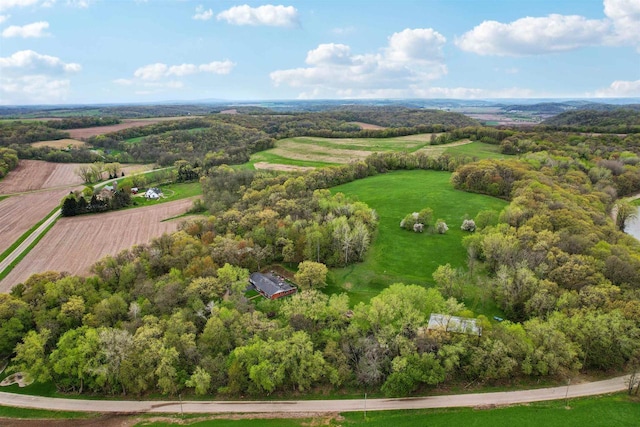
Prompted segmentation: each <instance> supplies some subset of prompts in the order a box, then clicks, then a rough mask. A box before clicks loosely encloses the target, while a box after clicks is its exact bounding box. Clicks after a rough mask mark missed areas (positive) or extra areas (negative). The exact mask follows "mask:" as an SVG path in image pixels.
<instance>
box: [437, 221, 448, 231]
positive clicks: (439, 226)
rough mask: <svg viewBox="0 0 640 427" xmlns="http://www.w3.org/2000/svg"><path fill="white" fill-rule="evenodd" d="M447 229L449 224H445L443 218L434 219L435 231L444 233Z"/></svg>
mask: <svg viewBox="0 0 640 427" xmlns="http://www.w3.org/2000/svg"><path fill="white" fill-rule="evenodd" d="M448 230H449V226H448V225H447V223H446V222H444V220H442V219H439V220H437V221H436V231H437V232H438V233H439V234H444V233H446V232H447V231H448Z"/></svg>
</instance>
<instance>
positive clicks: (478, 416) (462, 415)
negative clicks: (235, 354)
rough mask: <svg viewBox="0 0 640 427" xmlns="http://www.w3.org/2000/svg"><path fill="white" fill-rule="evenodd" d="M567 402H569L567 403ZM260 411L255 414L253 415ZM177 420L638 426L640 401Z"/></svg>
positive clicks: (407, 426) (204, 425) (242, 425)
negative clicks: (315, 415)
mask: <svg viewBox="0 0 640 427" xmlns="http://www.w3.org/2000/svg"><path fill="white" fill-rule="evenodd" d="M567 403H568V406H567V405H566V404H567ZM258 416H259V415H258ZM173 418H174V419H175V421H176V422H179V423H180V424H181V425H189V426H193V427H258V426H260V427H262V426H266V427H270V426H284V427H288V426H300V427H302V426H320V425H326V426H334V427H337V426H342V427H349V426H365V425H366V426H371V427H391V426H393V427H427V426H428V427H440V426H442V427H451V426H461V425H464V426H470V427H513V426H518V427H529V426H530V427H539V426H545V427H585V426H589V427H600V426H602V427H604V426H616V427H626V426H637V425H638V419H640V404H639V402H638V401H637V400H633V399H631V398H629V397H628V396H626V395H623V394H617V395H611V396H601V397H590V398H581V399H571V400H569V401H568V402H565V401H564V400H558V401H552V402H540V403H531V404H526V405H516V406H509V407H499V408H455V409H423V410H414V411H379V412H367V413H366V415H365V414H364V413H363V412H352V413H342V414H340V415H339V416H335V415H328V416H326V417H321V416H319V417H314V418H313V419H309V418H300V419H280V420H277V419H276V420H273V419H234V420H223V419H216V420H207V421H197V420H193V421H191V422H189V419H188V418H178V417H173ZM137 425H138V426H155V427H161V426H163V427H164V426H175V425H176V424H175V423H170V422H150V421H144V422H141V423H139V424H137Z"/></svg>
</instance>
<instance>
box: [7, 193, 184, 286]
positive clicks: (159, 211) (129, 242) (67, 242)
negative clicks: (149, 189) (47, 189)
mask: <svg viewBox="0 0 640 427" xmlns="http://www.w3.org/2000/svg"><path fill="white" fill-rule="evenodd" d="M192 203H193V199H182V200H177V201H175V202H170V203H163V204H160V205H156V206H149V207H144V208H138V209H128V210H124V211H116V212H109V213H103V214H96V215H83V216H77V217H71V218H61V219H60V220H58V222H57V223H56V224H55V225H54V226H53V228H52V229H51V230H50V231H49V232H48V233H47V234H46V235H45V236H44V237H43V238H42V240H40V242H39V243H38V244H37V245H36V247H35V248H33V249H32V250H31V252H29V253H28V254H27V256H26V257H25V258H24V259H23V260H22V261H21V262H20V263H19V264H18V265H17V266H16V267H15V268H14V269H13V270H12V271H11V273H9V274H8V275H7V277H5V279H4V280H2V281H1V282H0V292H3V293H4V292H9V290H10V289H11V288H12V287H13V286H15V285H16V284H18V283H21V282H24V281H25V280H26V279H27V278H29V276H31V275H32V274H34V273H41V272H44V271H49V270H54V271H67V272H69V273H71V274H80V275H88V274H89V270H90V268H91V266H92V265H93V264H94V263H95V262H96V261H98V260H99V259H101V258H103V257H104V256H106V255H115V254H117V253H118V252H120V251H121V250H123V249H128V248H130V247H131V246H133V245H140V244H145V243H149V242H150V241H151V240H152V239H153V238H154V237H159V236H161V235H162V234H163V233H171V232H173V231H175V230H177V228H178V225H179V224H180V223H181V222H182V221H183V219H182V218H180V219H176V220H172V221H166V222H161V221H162V220H164V219H167V218H171V217H174V216H177V215H180V214H182V213H184V212H186V211H187V209H189V208H190V207H191V205H192Z"/></svg>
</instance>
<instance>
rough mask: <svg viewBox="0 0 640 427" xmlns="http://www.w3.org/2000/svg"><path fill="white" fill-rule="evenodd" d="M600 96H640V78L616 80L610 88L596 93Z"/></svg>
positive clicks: (596, 95)
mask: <svg viewBox="0 0 640 427" xmlns="http://www.w3.org/2000/svg"><path fill="white" fill-rule="evenodd" d="M594 96H595V97H598V98H627V97H637V96H640V80H635V81H629V80H616V81H614V82H613V83H611V85H610V86H609V87H608V88H605V89H600V90H598V91H596V93H595V94H594Z"/></svg>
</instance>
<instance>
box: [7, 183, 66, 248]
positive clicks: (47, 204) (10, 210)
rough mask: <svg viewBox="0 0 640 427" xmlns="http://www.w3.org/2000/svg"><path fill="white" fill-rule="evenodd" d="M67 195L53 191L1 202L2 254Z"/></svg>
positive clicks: (12, 197)
mask: <svg viewBox="0 0 640 427" xmlns="http://www.w3.org/2000/svg"><path fill="white" fill-rule="evenodd" d="M67 193H68V190H52V191H43V192H38V193H31V194H24V195H21V196H11V197H8V198H6V199H3V200H0V253H2V252H4V251H5V250H6V249H7V248H8V247H9V246H11V245H12V244H13V242H15V241H16V240H17V239H18V237H20V236H22V235H23V234H24V233H25V232H26V231H27V230H28V229H30V228H31V227H33V226H34V225H36V224H37V223H38V222H39V221H40V220H42V219H43V218H44V217H45V216H46V215H47V214H48V213H49V212H51V211H52V210H53V208H55V207H56V206H57V205H58V204H60V200H61V199H62V198H63V197H64V195H65V194H67Z"/></svg>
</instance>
